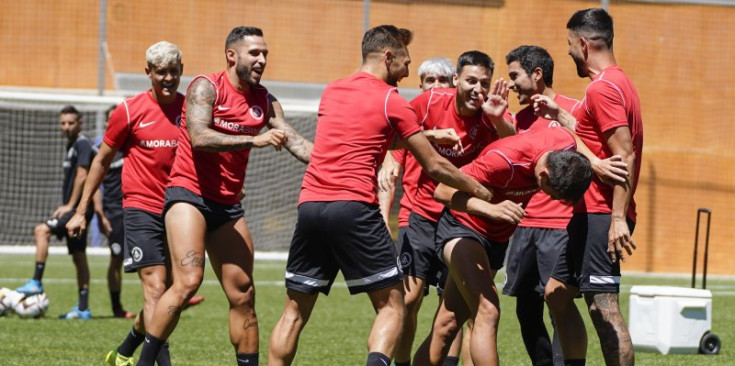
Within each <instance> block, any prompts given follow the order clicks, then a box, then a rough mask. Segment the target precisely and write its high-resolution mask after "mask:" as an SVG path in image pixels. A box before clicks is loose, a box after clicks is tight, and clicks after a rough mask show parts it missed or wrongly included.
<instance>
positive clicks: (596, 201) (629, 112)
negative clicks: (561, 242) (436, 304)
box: [533, 8, 643, 365]
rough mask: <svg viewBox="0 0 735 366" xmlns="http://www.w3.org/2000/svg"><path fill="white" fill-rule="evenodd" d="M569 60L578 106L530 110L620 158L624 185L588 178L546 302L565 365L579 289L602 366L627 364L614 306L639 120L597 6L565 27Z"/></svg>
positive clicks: (580, 355) (580, 341)
mask: <svg viewBox="0 0 735 366" xmlns="http://www.w3.org/2000/svg"><path fill="white" fill-rule="evenodd" d="M567 29H568V31H569V35H568V38H567V41H568V43H569V55H570V56H571V57H572V60H574V63H575V65H576V67H577V74H578V75H579V76H580V77H589V78H590V79H591V82H590V84H589V85H588V86H587V89H586V91H585V95H584V99H583V100H582V104H581V105H580V106H579V107H578V108H575V109H574V110H573V111H572V113H569V112H567V111H565V110H564V109H562V108H559V106H558V105H557V104H556V103H555V102H554V101H553V100H551V99H550V98H548V97H546V96H542V95H537V96H534V97H533V100H534V108H535V110H536V113H537V114H539V115H541V116H544V117H545V118H550V119H555V120H558V121H559V122H561V123H562V124H566V125H576V132H577V134H578V135H579V137H580V138H581V139H582V141H584V143H585V144H587V146H589V147H590V149H591V150H592V152H593V153H594V154H595V155H597V156H598V157H600V158H605V157H608V156H611V155H613V154H615V155H619V156H620V157H621V158H622V161H623V162H625V163H626V164H627V165H628V174H629V175H628V178H629V180H628V181H627V182H626V183H624V184H615V185H613V186H608V185H607V184H605V182H603V181H601V180H599V179H597V178H596V179H594V180H593V181H592V184H591V185H590V189H589V191H587V193H586V194H585V195H584V200H583V201H581V202H579V204H577V205H576V206H575V207H574V214H573V216H572V219H571V220H570V222H569V226H568V229H567V230H568V232H569V243H568V244H567V246H566V248H564V249H563V250H562V252H561V254H560V256H559V259H558V260H557V262H556V266H555V267H554V270H553V272H552V275H551V277H552V279H551V280H549V283H548V284H547V286H546V301H547V302H548V304H549V308H550V309H551V311H552V313H553V315H554V318H555V319H556V326H557V330H558V332H559V336H560V339H561V342H562V348H563V350H564V358H565V359H568V360H570V361H568V363H569V364H576V365H581V364H584V362H585V361H584V358H585V357H586V351H587V348H586V344H587V337H586V333H585V328H584V324H583V322H582V319H581V317H580V316H579V313H578V312H576V311H574V309H572V307H571V304H572V301H573V298H574V296H575V295H576V294H577V293H579V292H582V294H583V295H584V298H585V301H586V303H587V305H588V310H589V313H590V317H591V318H592V322H593V323H594V326H595V330H596V331H597V334H598V336H599V338H600V345H601V348H602V353H603V356H604V358H605V363H606V364H608V365H632V364H633V363H634V353H633V344H632V342H631V340H630V334H629V333H628V328H627V327H626V325H625V321H624V320H623V316H622V313H621V312H620V307H619V304H618V300H619V299H618V293H619V292H620V261H624V260H625V256H626V254H627V255H632V254H633V250H635V248H636V246H635V243H634V242H633V240H632V239H631V233H632V231H633V228H634V226H635V220H636V210H635V200H634V199H633V194H634V192H635V189H636V186H637V185H638V176H639V172H640V163H641V154H642V148H643V121H642V117H641V105H640V99H639V98H638V92H637V90H636V88H635V86H634V85H633V83H632V81H631V80H630V79H629V78H628V77H627V76H626V75H625V73H624V72H623V70H622V69H621V68H620V67H619V66H618V65H617V62H616V60H615V55H614V53H613V20H612V18H611V17H610V15H609V14H608V13H607V12H606V11H605V10H604V9H600V8H591V9H585V10H580V11H577V12H576V13H574V15H572V17H571V18H570V19H569V22H567Z"/></svg>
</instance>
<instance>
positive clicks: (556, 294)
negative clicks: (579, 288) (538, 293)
mask: <svg viewBox="0 0 735 366" xmlns="http://www.w3.org/2000/svg"><path fill="white" fill-rule="evenodd" d="M573 299H574V296H573V295H572V294H571V292H570V290H569V289H567V288H565V287H564V286H563V285H556V286H554V285H552V284H551V283H549V285H547V286H546V289H545V291H544V300H545V301H546V304H547V305H548V306H549V310H551V311H552V312H554V313H557V312H559V311H563V310H564V309H565V308H566V307H567V306H568V305H569V303H570V302H571V301H573Z"/></svg>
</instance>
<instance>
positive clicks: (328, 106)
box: [299, 72, 419, 204]
mask: <svg viewBox="0 0 735 366" xmlns="http://www.w3.org/2000/svg"><path fill="white" fill-rule="evenodd" d="M418 131H419V126H418V122H417V121H416V115H415V113H414V112H413V109H412V108H411V107H410V105H409V104H408V102H407V101H406V100H405V99H403V98H402V97H401V96H399V95H398V93H397V91H396V88H395V87H393V86H390V85H388V84H386V83H385V82H384V81H382V80H380V79H378V78H376V77H375V76H373V75H371V74H368V73H365V72H359V73H357V74H355V75H353V76H351V77H349V78H346V79H341V80H337V81H335V82H333V83H331V84H329V85H328V86H327V88H326V89H325V90H324V93H323V94H322V99H321V103H320V105H319V119H318V121H317V126H316V135H315V138H314V149H313V150H312V153H311V162H310V163H309V166H308V168H307V170H306V174H305V175H304V181H303V184H302V187H301V197H300V199H299V203H301V202H307V201H360V202H367V203H371V204H373V203H377V197H376V195H375V191H376V187H377V183H376V176H377V168H378V166H379V165H380V164H381V163H382V161H383V158H384V157H385V153H386V151H387V148H388V144H390V143H391V142H392V140H393V137H394V136H395V133H396V132H398V134H399V137H401V138H406V137H408V136H410V135H411V134H413V133H416V132H418Z"/></svg>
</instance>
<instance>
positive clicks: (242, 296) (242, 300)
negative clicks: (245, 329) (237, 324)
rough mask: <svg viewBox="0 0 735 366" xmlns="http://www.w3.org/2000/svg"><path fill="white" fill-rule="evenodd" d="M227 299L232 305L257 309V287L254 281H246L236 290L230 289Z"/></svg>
mask: <svg viewBox="0 0 735 366" xmlns="http://www.w3.org/2000/svg"><path fill="white" fill-rule="evenodd" d="M227 299H228V301H229V302H230V307H233V308H241V309H248V310H253V309H255V287H254V286H253V283H252V282H246V283H244V284H241V285H240V286H238V287H237V289H236V290H234V291H228V293H227Z"/></svg>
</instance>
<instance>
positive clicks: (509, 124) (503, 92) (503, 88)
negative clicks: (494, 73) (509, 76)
mask: <svg viewBox="0 0 735 366" xmlns="http://www.w3.org/2000/svg"><path fill="white" fill-rule="evenodd" d="M507 111H508V84H507V83H506V82H505V80H503V78H500V79H498V80H496V81H495V84H494V85H493V89H492V91H491V92H490V95H488V96H487V100H486V101H485V102H484V103H482V112H483V113H484V114H485V118H487V119H488V120H490V122H491V123H492V124H493V126H495V130H496V131H497V132H498V137H500V138H503V137H508V136H513V135H515V134H516V128H515V126H513V121H509V120H508V119H506V118H505V116H506V112H507Z"/></svg>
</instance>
